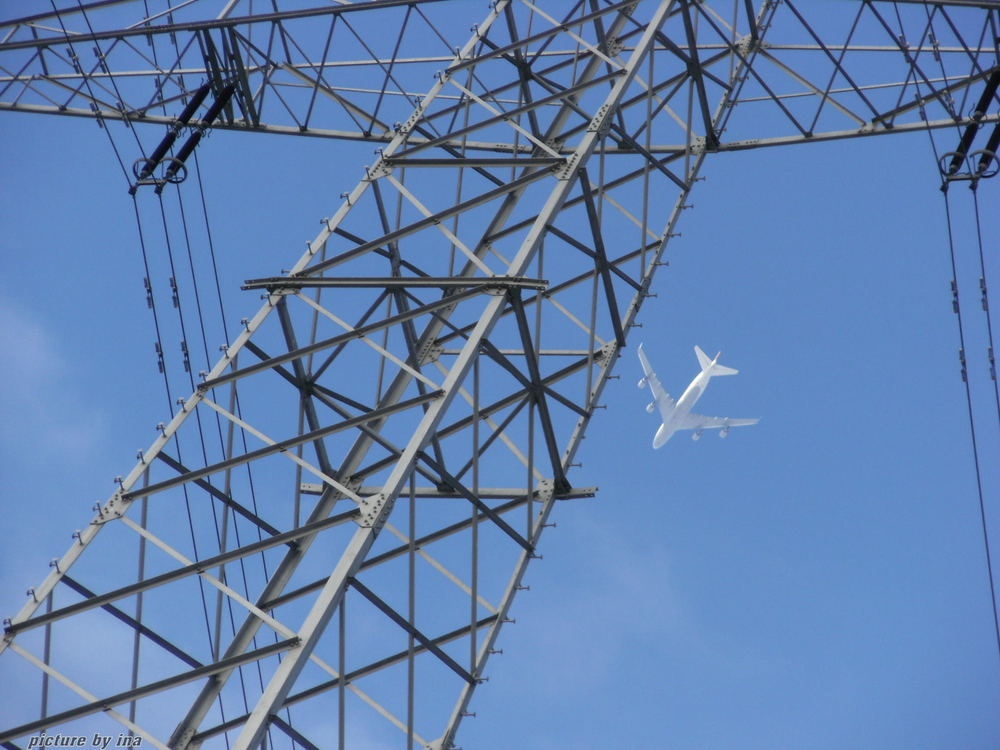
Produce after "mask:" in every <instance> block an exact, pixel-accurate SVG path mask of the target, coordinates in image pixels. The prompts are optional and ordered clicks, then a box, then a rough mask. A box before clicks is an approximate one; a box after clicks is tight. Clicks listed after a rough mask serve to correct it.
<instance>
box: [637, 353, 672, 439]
mask: <svg viewBox="0 0 1000 750" xmlns="http://www.w3.org/2000/svg"><path fill="white" fill-rule="evenodd" d="M639 362H640V364H642V372H643V375H644V377H643V380H644V381H645V382H646V383H649V390H650V391H651V392H652V394H653V398H654V399H656V405H657V406H658V407H659V409H660V416H661V417H663V420H664V421H666V420H667V419H668V418H669V417H670V414H671V412H673V409H674V406H675V404H676V402H675V401H674V400H673V399H672V398H670V394H669V393H667V392H666V391H665V390H663V386H662V385H660V379H659V378H658V377H656V373H655V372H653V368H652V366H651V365H650V364H649V360H648V359H646V353H645V352H644V351H643V350H642V344H639ZM641 385H642V383H640V387H641Z"/></svg>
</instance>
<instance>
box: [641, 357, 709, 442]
mask: <svg viewBox="0 0 1000 750" xmlns="http://www.w3.org/2000/svg"><path fill="white" fill-rule="evenodd" d="M710 379H711V375H709V374H708V373H707V372H704V371H702V372H700V373H698V375H697V376H696V377H695V379H694V380H692V381H691V385H689V386H688V387H687V389H686V390H685V391H684V395H682V396H681V397H680V399H678V401H677V404H676V405H675V406H674V408H673V410H672V411H671V413H670V416H669V417H667V418H665V419H664V420H663V424H661V425H660V429H658V430H657V431H656V435H655V437H654V438H653V447H654V448H660V447H661V446H662V445H663V444H664V443H665V442H667V441H668V440H670V438H671V437H673V434H674V433H675V432H677V430H678V429H679V428H680V426H681V425H682V424H684V419H685V418H686V417H687V415H688V414H690V413H691V409H693V408H694V405H695V404H696V403H697V402H698V399H699V398H701V394H702V393H704V392H705V386H707V385H708V381H709V380H710Z"/></svg>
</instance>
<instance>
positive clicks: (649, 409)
mask: <svg viewBox="0 0 1000 750" xmlns="http://www.w3.org/2000/svg"><path fill="white" fill-rule="evenodd" d="M655 408H656V402H655V401H650V402H649V406H647V407H646V411H648V412H649V413H650V414H652V413H653V409H655Z"/></svg>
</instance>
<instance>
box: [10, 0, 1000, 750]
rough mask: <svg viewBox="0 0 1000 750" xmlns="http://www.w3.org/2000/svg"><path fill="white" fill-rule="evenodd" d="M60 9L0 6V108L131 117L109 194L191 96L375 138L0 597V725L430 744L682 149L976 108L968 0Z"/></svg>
mask: <svg viewBox="0 0 1000 750" xmlns="http://www.w3.org/2000/svg"><path fill="white" fill-rule="evenodd" d="M63 5H64V6H65V7H64V8H60V9H58V10H54V11H45V12H40V13H39V14H38V15H36V16H31V17H25V18H19V19H7V20H4V21H3V22H2V23H0V109H3V110H9V111H12V112H17V111H24V112H40V113H51V114H62V115H70V116H77V117H85V118H99V119H100V120H101V121H102V122H109V121H114V120H125V121H127V122H128V123H129V125H130V126H132V127H133V128H135V129H137V130H141V129H142V128H143V127H144V126H145V125H150V124H151V125H156V126H159V130H160V131H161V132H162V128H163V126H167V127H168V132H169V133H170V134H171V135H170V136H169V138H168V139H167V140H164V141H162V143H161V145H162V147H161V148H159V149H156V150H151V151H150V152H149V153H148V154H144V155H142V158H141V159H140V160H139V161H138V162H137V167H136V170H135V177H136V179H135V182H136V185H135V187H136V195H137V199H138V200H142V199H143V198H144V197H146V196H148V195H151V194H152V193H153V192H154V191H160V190H162V189H163V188H164V182H165V181H166V182H169V181H170V180H175V181H176V180H178V179H180V178H181V177H182V176H183V174H184V172H185V171H186V169H187V166H185V165H184V164H183V162H184V161H185V160H186V159H187V158H188V156H189V155H190V152H191V151H192V150H193V149H194V148H196V147H197V145H198V143H199V140H200V138H201V134H202V133H203V132H204V130H205V128H206V127H208V126H209V125H211V127H212V128H214V129H216V130H223V131H224V130H238V131H248V132H250V133H254V134H256V135H257V136H258V137H261V138H263V137H264V136H274V135H288V136H299V137H315V138H324V139H329V140H330V141H337V140H348V141H360V142H365V143H370V144H371V145H372V148H373V149H375V154H374V155H373V156H372V159H371V163H370V164H368V165H367V166H366V167H365V170H364V171H365V176H364V177H363V179H361V181H360V182H358V183H357V186H356V187H355V188H354V189H353V190H351V191H350V192H348V193H345V194H344V195H343V196H341V198H342V200H341V202H340V204H339V206H337V207H336V210H335V212H334V213H333V215H332V216H330V217H329V218H326V219H324V220H323V221H322V228H321V231H320V232H319V234H318V235H317V236H316V237H315V238H314V239H313V240H312V241H311V242H309V243H308V247H307V250H306V252H305V253H304V254H303V255H302V256H301V257H300V258H298V259H297V260H295V259H285V262H292V263H293V265H292V266H291V268H290V270H288V271H287V272H285V273H284V274H283V275H275V276H273V277H269V278H263V279H257V280H253V281H250V282H248V284H247V286H248V287H249V288H253V289H259V290H261V292H262V293H263V299H264V301H263V304H262V305H261V307H260V309H259V310H258V311H257V312H256V313H255V314H254V315H252V317H249V318H247V319H245V322H244V326H243V329H242V330H241V332H240V333H239V335H238V337H236V338H235V340H234V341H232V342H231V343H230V344H229V345H228V346H227V347H225V351H224V352H223V354H222V356H221V358H220V359H219V360H218V362H217V364H216V365H215V366H214V367H213V368H212V369H211V371H208V372H205V373H203V374H202V376H201V378H200V381H199V382H197V383H196V386H195V388H194V390H193V392H191V393H190V394H189V395H187V396H185V397H184V398H183V399H179V400H178V402H177V408H176V409H175V413H174V414H173V415H172V418H171V419H169V420H165V421H164V423H163V425H162V429H161V431H160V435H159V437H158V438H157V439H156V441H155V442H154V443H153V444H152V446H150V447H149V449H148V450H146V451H144V452H143V453H142V455H141V456H140V457H139V460H138V462H137V463H136V465H135V466H134V467H132V468H131V470H130V471H128V473H127V474H124V475H123V476H122V478H121V481H120V485H119V488H118V489H117V490H116V491H115V492H114V494H113V495H112V496H111V497H110V498H109V499H107V500H105V501H103V502H101V503H100V504H99V505H98V506H97V508H96V515H95V516H94V517H93V520H92V521H91V522H90V524H89V525H88V526H86V527H85V528H84V529H83V530H82V531H81V533H79V535H77V536H76V538H75V539H74V541H73V543H72V545H71V547H70V549H69V550H68V551H67V552H66V553H65V555H64V556H63V557H62V558H60V559H59V560H58V561H57V562H56V563H55V564H54V565H53V567H52V569H51V571H50V572H49V573H48V575H47V577H46V578H45V579H44V581H42V582H41V583H40V584H39V585H37V586H36V587H35V588H34V589H33V590H32V592H31V596H30V597H29V600H28V602H27V603H26V604H25V605H24V606H23V608H22V609H21V610H20V612H19V613H18V614H17V615H16V616H14V617H12V618H11V619H10V620H9V621H8V622H7V623H6V624H5V625H6V626H5V637H4V639H3V641H2V643H0V653H2V657H0V679H2V680H5V681H9V684H12V685H17V689H18V690H19V691H21V692H32V693H33V694H37V695H40V696H41V702H40V710H37V709H36V710H35V711H34V712H33V713H32V714H30V715H25V716H23V717H22V718H21V719H19V721H18V723H17V724H16V725H14V726H9V727H2V728H0V743H2V744H3V746H4V747H6V748H21V749H22V750H23V748H25V747H27V744H26V743H27V738H28V737H29V736H31V735H33V734H37V733H38V732H42V731H44V732H48V733H50V734H51V733H53V732H56V731H60V732H63V733H73V734H86V733H88V732H89V733H93V732H106V733H112V732H114V733H117V732H119V731H126V730H127V731H128V732H131V733H134V734H135V735H137V736H139V737H141V738H143V740H144V741H145V742H148V743H149V744H150V745H153V746H155V747H158V748H176V749H177V750H184V748H197V747H200V746H201V745H203V744H205V743H208V744H209V745H211V746H213V747H222V746H223V739H224V738H226V739H227V741H228V742H229V743H231V744H232V746H233V747H235V748H238V749H239V750H243V749H244V748H257V747H260V746H261V745H262V743H263V742H265V741H266V742H267V743H270V744H277V745H282V746H285V745H288V746H291V745H292V744H293V743H294V744H297V745H300V746H302V747H305V748H310V749H312V748H327V747H343V746H345V732H346V729H345V728H346V727H347V726H348V723H349V722H350V721H353V720H357V721H387V722H389V723H391V724H393V725H395V726H396V727H397V728H398V729H399V730H400V731H399V734H398V736H399V746H400V747H416V746H420V747H428V748H439V749H440V750H445V749H446V748H451V747H453V746H454V739H455V736H456V732H457V731H458V729H459V726H460V724H461V721H462V718H463V717H464V716H466V715H467V713H468V711H469V707H470V701H471V700H472V697H473V693H474V691H475V689H476V687H477V686H478V685H479V684H480V683H481V681H482V679H483V677H484V676H485V668H486V664H487V662H488V660H489V658H490V655H491V653H492V652H493V650H494V646H495V643H496V639H497V636H498V633H499V632H500V629H501V628H502V626H503V624H504V623H505V621H506V620H507V619H508V613H509V610H510V607H511V603H512V601H513V599H514V597H515V595H516V594H517V592H518V590H519V588H520V587H521V582H522V577H523V575H524V573H525V570H526V568H527V567H528V565H529V564H530V562H531V560H532V559H533V558H534V557H535V555H536V549H537V547H538V544H539V539H540V537H541V535H542V532H543V530H544V529H545V527H546V525H547V523H548V522H549V516H550V514H551V513H552V511H553V508H554V506H555V505H556V503H557V502H558V501H559V500H563V499H570V498H574V497H581V496H586V495H590V494H593V493H594V492H595V488H593V487H577V486H574V485H573V483H572V481H571V478H570V477H571V473H572V472H571V467H572V466H573V462H574V457H575V454H576V452H577V450H578V448H579V446H580V441H581V440H582V439H583V437H584V433H585V431H586V429H587V427H588V425H589V422H590V420H591V417H592V416H594V414H595V408H597V406H598V405H599V399H600V397H601V394H602V391H603V389H604V387H605V385H606V384H607V381H608V378H609V377H610V376H611V374H612V372H613V368H614V366H615V363H616V360H617V359H618V357H619V356H620V354H621V350H622V348H623V347H624V346H625V344H626V341H627V338H628V335H629V331H630V329H631V328H632V326H633V324H634V322H635V318H636V315H637V314H638V312H639V310H640V308H641V306H642V304H643V302H644V300H645V299H646V297H647V296H648V295H649V293H650V288H651V284H652V282H653V277H654V275H655V273H656V271H657V268H658V267H659V265H660V263H661V257H662V255H663V253H664V251H665V248H666V247H667V245H668V243H669V241H670V238H671V236H672V235H673V234H674V228H675V225H676V224H677V222H678V219H679V216H680V214H681V212H682V210H683V209H684V208H685V206H686V205H687V203H688V200H689V193H690V192H691V190H692V188H693V186H694V184H695V180H696V178H697V177H698V175H699V173H700V171H701V169H702V166H703V163H704V162H705V160H706V158H708V157H709V156H710V155H717V154H724V153H726V152H729V151H734V150H745V149H753V148H764V147H775V146H780V145H795V144H803V143H807V142H821V141H824V140H831V139H846V138H859V137H868V136H880V135H889V134H893V133H905V132H913V131H919V130H925V129H936V128H946V127H947V128H954V127H955V126H956V125H958V126H959V127H961V128H964V129H965V133H966V134H967V137H965V138H963V139H962V142H961V144H957V152H956V154H955V155H952V156H953V159H952V160H951V161H948V162H946V163H944V164H943V168H944V169H945V171H949V170H950V171H951V173H952V175H953V176H955V177H962V176H967V177H969V178H976V177H978V176H984V175H986V174H988V173H990V172H991V170H994V169H995V161H994V159H995V157H993V156H992V155H991V154H992V152H995V151H996V149H997V145H998V144H997V141H998V138H1000V136H998V135H997V134H998V133H1000V114H998V111H997V101H998V99H997V90H998V84H1000V60H998V53H997V39H998V34H1000V9H998V8H997V6H996V3H990V2H985V0H981V1H979V2H976V1H974V0H951V1H950V2H948V1H942V2H919V1H912V2H897V3H883V2H859V3H840V4H837V6H836V10H837V12H838V13H840V14H841V16H842V19H841V21H842V23H840V26H839V28H838V29H837V30H836V31H835V32H834V31H830V30H829V29H828V28H826V26H823V27H819V26H814V25H813V24H811V23H810V21H809V18H808V15H809V13H808V12H809V10H810V7H811V6H810V4H806V3H801V6H802V7H799V6H800V3H798V2H794V3H793V2H788V1H787V0H786V1H785V2H769V1H768V2H763V3H752V2H751V0H733V1H732V2H714V1H713V2H696V1H695V0H662V2H657V1H655V0H648V1H647V2H631V1H630V2H609V1H607V0H600V1H599V0H586V1H581V2H577V3H570V2H565V3H532V2H529V1H528V0H521V1H519V2H515V1H513V0H499V2H495V3H492V4H490V6H489V7H488V8H484V7H483V6H480V4H478V3H456V4H449V3H439V2H429V1H428V0H405V1H404V0H370V1H369V2H358V3H355V4H351V5H343V6H340V5H326V4H319V3H317V4H316V5H315V7H302V6H303V5H305V4H304V3H292V2H288V3H286V2H284V1H283V0H277V1H276V2H274V3H270V4H268V5H266V6H264V4H261V3H257V4H254V3H251V2H250V0H229V2H223V1H222V0H192V1H191V2H187V3H181V2H176V0H175V2H174V3H173V5H176V7H171V5H172V4H171V3H167V2H164V1H163V0H156V2H153V1H152V0H150V1H149V2H134V1H132V2H129V1H128V0H121V1H118V0H103V1H92V2H89V3H70V2H66V3H63ZM470 27H471V28H470ZM92 50H93V51H92ZM5 116H9V115H5ZM147 130H148V132H150V133H155V132H156V129H154V128H150V129H147ZM980 133H982V134H983V135H980ZM990 134H992V135H990ZM984 142H985V144H986V145H985V146H984V145H983V143H984ZM184 144H189V145H190V148H188V147H187V146H185V145H184ZM333 145H336V144H333ZM170 146H176V147H177V148H178V149H179V150H176V151H170V150H168V148H169V147H170ZM186 148H188V153H185V149H186ZM171 154H173V155H172V156H171ZM713 158H715V157H714V156H713ZM966 161H969V164H970V165H971V166H970V167H969V173H968V174H966V172H965V171H966V167H965V163H966ZM168 189H173V188H172V187H170V188H168ZM181 189H183V187H182V188H181ZM281 262H282V261H281V260H276V261H275V264H276V268H277V267H278V266H280V263H281ZM216 426H218V428H216ZM216 432H217V435H216V434H215V433H216ZM213 435H215V436H214V437H213ZM206 436H207V438H206ZM182 508H184V509H185V511H184V512H181V510H180V509H182ZM202 613H204V614H202ZM202 617H204V618H205V619H207V620H208V621H209V628H208V634H207V637H206V633H205V632H204V629H200V628H196V627H194V626H193V625H192V622H193V621H194V620H195V619H198V618H202ZM94 633H102V634H107V637H108V638H109V639H114V640H115V641H116V642H117V643H118V644H119V648H124V649H127V650H128V652H129V655H130V665H131V668H130V669H129V670H126V671H122V672H120V673H112V674H104V673H91V674H88V673H82V672H80V673H78V672H77V671H75V666H74V665H73V664H71V663H65V664H64V663H62V661H61V659H60V654H65V653H66V652H67V651H70V652H71V651H72V650H73V649H74V648H75V647H76V645H75V644H78V643H80V642H81V641H82V640H83V639H85V638H87V637H88V635H89V634H94ZM53 644H58V648H56V649H54V648H53ZM484 710H488V707H487V708H486V709H484ZM352 717H357V718H352Z"/></svg>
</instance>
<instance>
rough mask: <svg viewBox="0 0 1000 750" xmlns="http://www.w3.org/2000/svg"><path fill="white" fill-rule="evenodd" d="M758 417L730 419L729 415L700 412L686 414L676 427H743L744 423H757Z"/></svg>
mask: <svg viewBox="0 0 1000 750" xmlns="http://www.w3.org/2000/svg"><path fill="white" fill-rule="evenodd" d="M759 421H760V419H759V418H758V419H732V418H730V417H704V416H702V415H701V414H688V415H687V416H686V417H685V418H684V423H683V424H682V425H681V426H680V427H679V428H678V429H681V430H705V429H709V430H710V429H713V428H720V427H721V428H726V427H743V426H745V425H751V424H757V423H758V422H759Z"/></svg>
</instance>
